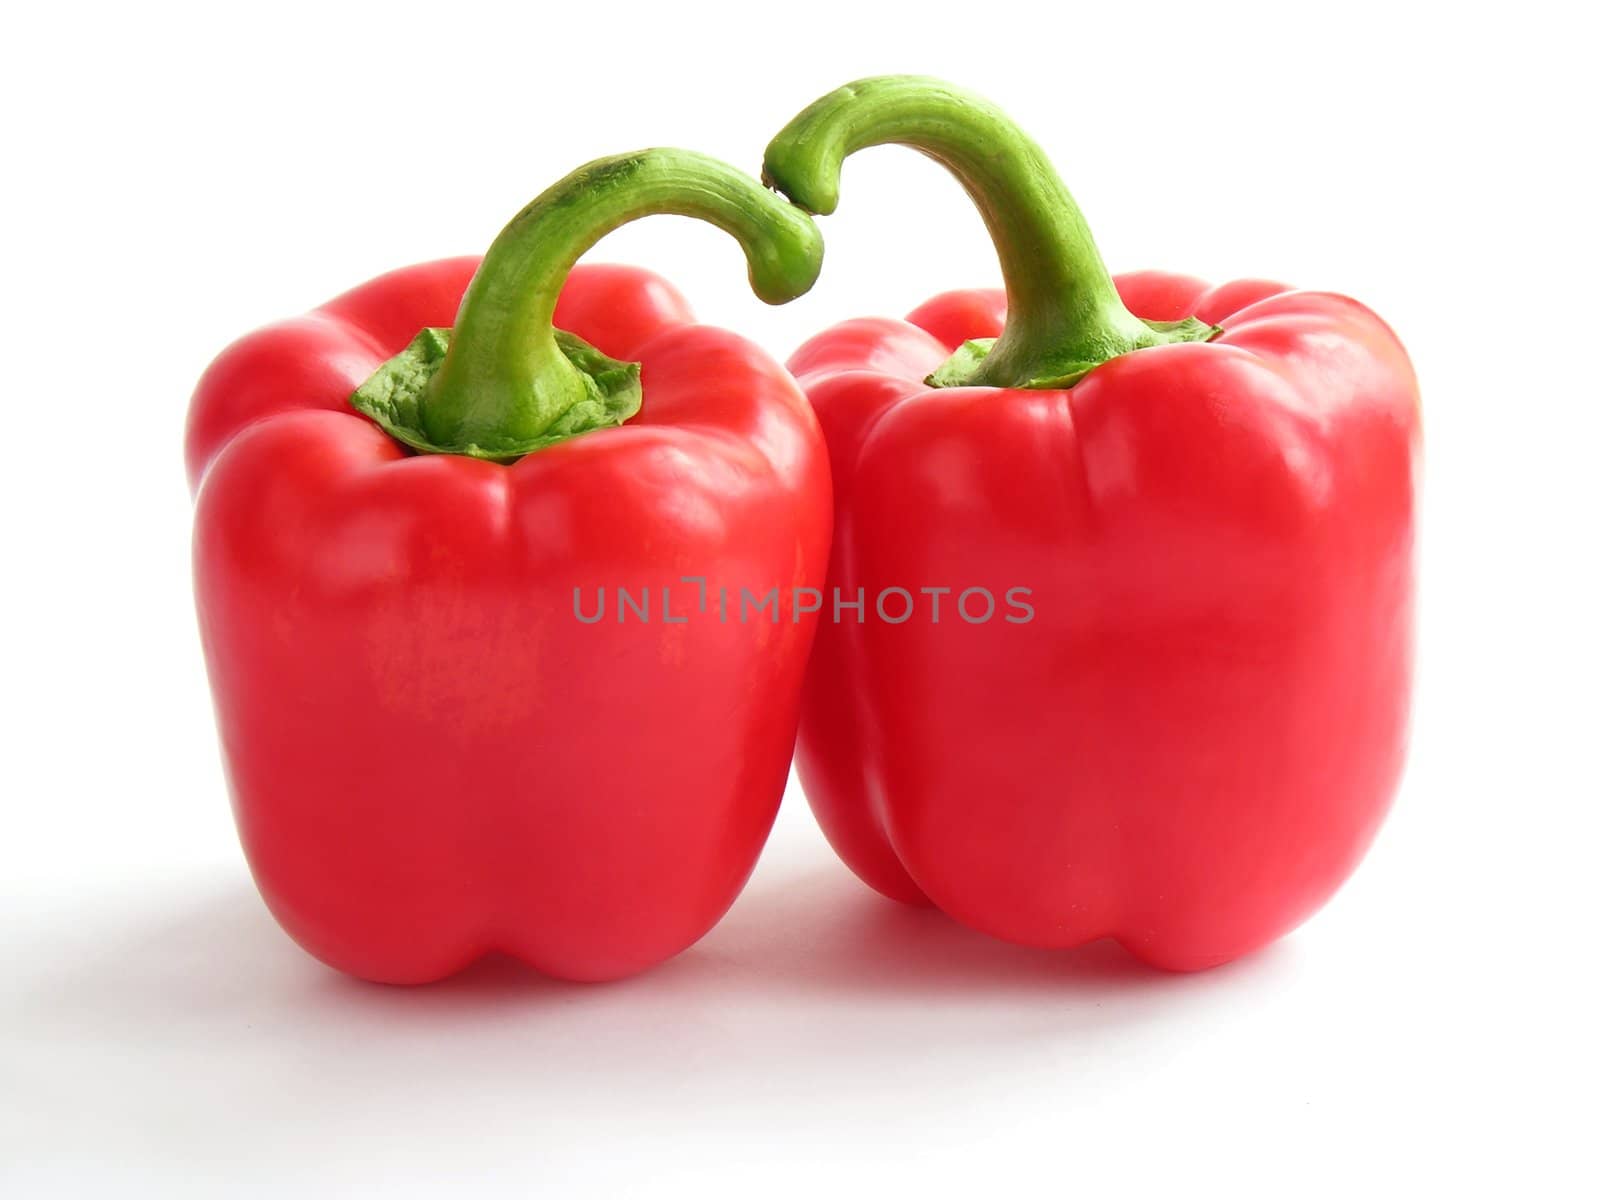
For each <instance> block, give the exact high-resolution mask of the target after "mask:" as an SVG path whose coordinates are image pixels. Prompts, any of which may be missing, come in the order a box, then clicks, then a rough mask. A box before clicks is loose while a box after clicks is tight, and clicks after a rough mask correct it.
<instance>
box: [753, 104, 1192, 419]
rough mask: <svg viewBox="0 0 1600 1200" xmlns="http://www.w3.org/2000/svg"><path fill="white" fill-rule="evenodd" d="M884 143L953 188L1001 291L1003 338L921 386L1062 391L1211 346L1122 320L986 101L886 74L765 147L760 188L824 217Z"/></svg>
mask: <svg viewBox="0 0 1600 1200" xmlns="http://www.w3.org/2000/svg"><path fill="white" fill-rule="evenodd" d="M885 143H898V144H900V145H904V146H910V147H912V148H914V149H916V150H920V151H921V152H922V153H924V154H926V155H928V156H929V157H930V158H932V159H934V160H935V161H936V162H938V163H940V164H941V165H942V166H944V167H945V168H946V169H947V170H949V171H950V172H951V174H953V175H954V176H955V177H956V178H957V179H958V180H959V181H960V183H961V185H962V187H964V188H965V189H966V191H967V194H968V195H969V196H970V197H971V198H972V201H973V203H974V204H976V205H977V207H978V211H979V212H980V213H981V214H982V215H983V220H984V224H985V225H987V226H988V229H989V235H990V237H991V238H992V239H993V241H994V245H995V251H996V253H997V254H998V255H999V258H1000V269H1001V273H1002V274H1003V276H1004V278H1005V285H1006V301H1007V307H1008V315H1007V318H1006V327H1005V332H1004V334H1003V335H1002V336H1001V337H1000V338H999V339H998V341H996V342H994V343H993V344H992V345H990V344H984V343H968V345H967V346H966V347H964V348H963V350H962V351H961V352H958V353H957V355H956V357H955V358H953V359H952V360H951V361H950V362H949V363H947V364H946V365H945V366H944V367H941V368H940V370H939V371H937V372H935V373H934V375H933V376H932V377H931V382H935V383H938V384H942V385H956V384H982V385H988V386H996V387H1065V386H1070V385H1071V384H1072V383H1073V382H1075V381H1076V380H1077V379H1079V378H1081V377H1082V376H1083V375H1084V374H1085V373H1086V372H1088V371H1089V370H1091V369H1092V368H1093V367H1095V366H1097V365H1099V364H1100V363H1103V362H1106V361H1107V360H1109V359H1112V358H1115V357H1117V356H1118V355H1121V354H1126V353H1128V352H1129V351H1132V350H1138V349H1141V348H1143V347H1146V346H1156V345H1162V344H1164V343H1167V342H1175V341H1201V340H1204V339H1205V338H1208V337H1212V336H1215V333H1216V330H1215V329H1214V328H1213V327H1212V326H1209V325H1206V324H1205V323H1203V322H1200V321H1197V320H1194V319H1192V318H1191V319H1190V320H1187V321H1180V322H1171V323H1168V322H1146V321H1142V320H1140V319H1139V318H1138V317H1136V316H1134V315H1133V314H1132V313H1131V312H1129V311H1128V309H1127V308H1126V306H1124V305H1123V303H1122V301H1121V299H1120V298H1119V297H1118V296H1117V289H1116V286H1115V285H1114V284H1113V283H1112V280H1111V275H1110V273H1109V272H1108V271H1107V270H1106V267H1105V263H1104V262H1103V261H1102V260H1101V258H1100V252H1099V251H1098V250H1097V249H1096V248H1095V244H1094V238H1093V236H1092V235H1091V234H1090V233H1089V227H1088V225H1087V224H1086V223H1085V222H1084V219H1083V214H1082V213H1080V212H1079V211H1078V206H1077V204H1076V203H1074V202H1073V199H1072V196H1071V194H1070V193H1069V192H1068V191H1067V189H1066V187H1065V186H1064V185H1063V184H1062V182H1061V179H1060V177H1059V176H1058V175H1057V174H1056V172H1055V168H1054V167H1053V166H1051V164H1050V160H1049V159H1048V158H1046V157H1045V154H1044V152H1043V151H1042V150H1041V149H1040V148H1039V147H1038V145H1037V144H1036V143H1035V142H1034V141H1033V140H1032V139H1030V138H1029V137H1028V136H1027V135H1026V134H1024V133H1023V132H1022V131H1021V130H1020V129H1018V128H1017V127H1016V126H1015V125H1014V124H1012V122H1011V121H1010V120H1009V119H1008V118H1007V117H1006V116H1005V114H1004V113H1002V112H1001V111H1000V110H999V109H998V108H996V107H995V106H994V105H992V104H990V103H989V102H988V101H987V100H984V99H982V98H980V97H978V96H974V95H972V94H970V93H968V92H964V91H962V90H961V89H959V88H956V87H952V86H951V85H950V84H947V83H943V82H941V81H939V80H937V79H926V78H921V77H918V76H911V75H890V76H884V77H881V78H877V79H863V80H860V81H858V82H856V83H852V84H847V85H846V86H845V87H842V88H839V89H838V90H837V91H834V92H830V93H829V94H828V95H826V96H824V97H822V99H820V100H818V101H817V102H816V103H814V104H812V105H811V106H810V107H809V108H807V109H806V110H805V111H804V112H802V113H801V114H800V115H799V116H798V117H796V118H795V119H794V120H793V121H791V122H790V123H789V124H788V125H787V126H786V127H785V128H784V129H783V131H782V132H781V133H779V134H778V136H777V137H776V138H774V139H773V141H772V144H771V145H770V146H768V147H767V154H766V162H765V169H764V172H763V175H764V178H765V179H766V181H767V182H768V183H769V184H771V185H772V186H774V187H776V188H777V189H778V190H779V191H781V192H783V193H784V194H785V195H787V196H788V197H789V198H790V199H791V200H793V201H794V202H795V203H796V204H798V205H799V206H800V207H802V208H804V209H806V210H807V211H809V212H813V213H822V214H827V213H831V212H832V211H833V210H834V208H835V207H836V206H837V204H838V200H839V172H840V168H841V167H842V165H843V163H844V160H845V158H846V157H848V156H849V155H851V154H853V153H855V152H856V151H857V150H861V149H864V148H866V147H868V146H878V145H883V144H885Z"/></svg>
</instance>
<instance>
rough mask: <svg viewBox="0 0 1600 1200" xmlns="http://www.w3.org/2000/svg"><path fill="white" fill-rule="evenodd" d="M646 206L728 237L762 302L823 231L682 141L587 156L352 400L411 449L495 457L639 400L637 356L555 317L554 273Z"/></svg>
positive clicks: (801, 270)
mask: <svg viewBox="0 0 1600 1200" xmlns="http://www.w3.org/2000/svg"><path fill="white" fill-rule="evenodd" d="M656 213H669V214H675V215H679V216H687V217H697V218H699V219H700V220H703V221H709V222H710V223H711V224H713V225H716V226H717V227H718V228H720V229H722V230H725V231H726V232H727V233H729V234H731V235H732V236H733V237H734V238H736V239H737V240H738V242H739V244H740V246H741V247H742V248H743V249H744V253H745V258H746V260H747V262H748V264H749V270H750V285H751V287H752V288H753V289H754V291H755V293H756V295H758V296H760V297H761V299H762V300H765V301H766V302H767V303H769V304H781V303H783V302H785V301H788V300H792V299H794V298H795V297H796V296H800V295H803V294H804V293H805V292H806V291H808V290H809V289H810V287H811V285H812V284H813V283H815V282H816V278H817V273H818V271H819V270H820V269H821V266H822V239H821V236H820V235H819V234H818V232H817V229H816V226H815V225H814V224H813V223H812V221H811V219H810V218H809V217H807V216H806V215H805V214H804V213H803V212H801V211H799V210H798V209H796V208H794V207H792V206H791V205H788V204H786V203H784V202H783V201H782V200H781V199H780V198H779V197H777V196H775V195H773V194H772V193H771V192H769V191H767V190H766V189H764V188H763V187H761V186H760V185H759V184H758V183H757V182H756V181H755V180H754V179H751V178H750V177H749V176H747V175H745V174H744V173H743V172H741V171H738V170H735V169H734V168H733V167H730V166H728V165H727V164H726V163H722V162H719V161H718V160H717V159H714V158H710V157H708V156H706V155H703V154H696V153H694V152H692V151H688V150H670V149H652V150H640V151H637V152H635V153H632V154H622V155H617V156H616V157H613V158H603V159H597V160H596V161H594V162H592V163H589V164H588V165H587V166H584V167H580V168H579V169H578V170H576V171H574V172H573V173H572V174H571V175H568V176H567V177H566V178H565V179H563V180H561V181H560V182H559V183H557V184H555V185H554V186H553V187H551V188H549V189H548V190H547V191H545V192H544V193H543V194H542V195H540V196H539V197H538V198H537V199H536V200H534V201H533V202H532V203H531V204H529V205H528V206H527V207H526V208H524V209H523V210H522V211H521V212H520V213H518V214H517V215H516V217H514V218H513V219H512V221H511V223H510V224H509V225H507V226H506V227H505V229H504V230H503V231H502V232H501V233H500V235H499V236H498V237H497V238H495V240H494V243H493V244H492V245H491V246H490V247H489V251H488V253H487V254H486V255H485V256H484V259H483V263H482V265H480V266H479V268H478V272H477V274H476V275H474V276H473V279H472V283H471V284H470V285H469V286H468V288H467V291H466V295H465V296H463V297H462V300H461V307H460V309H459V310H458V312H457V314H456V323H455V327H454V329H453V330H424V331H423V332H422V333H421V334H420V335H419V336H418V338H417V340H416V341H414V342H413V343H412V344H411V346H410V347H408V348H407V350H406V351H404V352H403V353H402V354H400V355H398V356H396V358H394V359H391V360H390V361H389V362H388V363H386V364H385V365H384V366H383V367H382V368H380V369H379V371H378V373H377V374H375V375H374V376H373V377H372V379H369V380H368V381H367V382H366V383H365V384H363V385H362V386H361V388H360V389H358V390H357V392H356V393H355V395H354V396H352V397H351V402H352V403H353V404H354V405H355V406H356V407H357V408H358V409H360V410H361V411H362V412H365V413H368V415H370V416H372V417H374V419H376V420H377V421H378V422H379V424H381V425H382V426H383V427H384V428H385V429H387V430H388V431H389V432H390V433H391V434H394V435H395V436H396V437H398V438H400V439H401V440H402V441H405V442H406V443H408V444H409V445H411V446H414V447H416V448H418V449H421V450H425V451H432V452H440V453H453V454H468V455H472V456H474V457H479V458H489V459H495V460H497V461H506V460H509V459H512V458H516V457H519V456H521V455H523V454H526V453H529V452H530V451H532V450H535V449H538V448H539V447H541V446H544V445H548V444H550V443H551V442H553V441H559V440H562V439H564V438H567V437H572V436H575V435H576V434H579V433H584V432H588V431H589V430H592V429H598V428H603V427H605V426H608V425H617V424H620V423H621V422H622V421H625V420H627V418H628V417H630V416H632V415H633V414H634V413H635V412H637V411H638V408H639V405H640V402H641V399H642V396H641V393H640V391H639V382H638V379H639V373H638V364H636V363H621V362H617V361H616V360H613V359H609V358H607V357H606V356H605V355H604V354H602V353H600V352H599V351H598V350H596V349H595V348H594V347H592V346H589V345H588V344H587V343H585V342H583V341H582V340H581V339H579V338H577V337H575V336H573V335H572V334H570V333H567V332H565V331H562V330H558V329H556V328H555V327H554V325H553V324H552V320H553V318H554V315H555V308H556V300H557V299H558V297H559V296H560V294H561V288H562V285H563V284H564V283H565V282H566V278H567V275H568V273H569V272H570V271H571V270H572V267H573V265H574V264H575V263H576V262H577V261H578V259H579V258H580V257H581V256H582V255H583V254H584V253H585V252H586V251H587V250H588V249H589V248H590V247H592V246H593V245H594V244H595V243H596V242H598V241H599V240H600V239H601V238H602V237H604V236H605V235H606V234H608V233H610V232H611V231H612V230H614V229H616V228H618V227H619V226H621V225H625V224H627V223H628V222H629V221H634V220H637V219H638V218H640V217H644V216H650V215H652V214H656Z"/></svg>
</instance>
